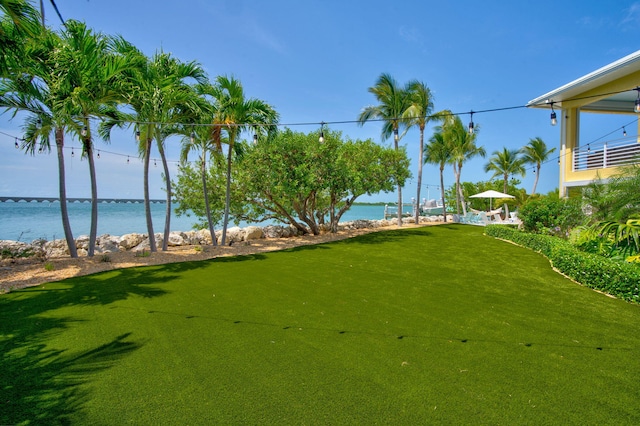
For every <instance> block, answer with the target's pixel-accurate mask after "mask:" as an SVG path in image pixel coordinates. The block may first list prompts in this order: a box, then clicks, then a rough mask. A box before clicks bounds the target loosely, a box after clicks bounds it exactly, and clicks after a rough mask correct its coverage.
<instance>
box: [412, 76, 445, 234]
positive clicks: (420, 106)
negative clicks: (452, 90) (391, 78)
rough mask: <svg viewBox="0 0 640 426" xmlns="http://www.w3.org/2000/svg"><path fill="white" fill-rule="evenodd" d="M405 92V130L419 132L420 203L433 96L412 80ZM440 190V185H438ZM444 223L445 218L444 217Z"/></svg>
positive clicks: (420, 83)
mask: <svg viewBox="0 0 640 426" xmlns="http://www.w3.org/2000/svg"><path fill="white" fill-rule="evenodd" d="M407 91H408V94H409V97H410V100H411V105H410V106H409V108H408V109H407V110H406V111H405V113H404V118H406V119H407V120H408V121H407V128H409V127H411V126H417V127H418V129H419V130H420V148H419V151H418V153H419V156H418V177H417V184H418V185H417V187H418V188H417V191H416V200H418V203H420V189H421V188H422V166H423V164H424V129H425V127H426V126H427V123H429V121H430V120H431V112H432V111H433V95H432V94H431V90H430V89H429V87H427V85H426V84H424V83H423V82H421V81H418V80H412V81H410V82H409V83H407ZM440 187H441V188H442V185H440ZM414 215H415V216H414V219H415V223H416V224H418V223H419V222H420V218H419V215H420V209H415V212H414ZM445 221H446V217H445Z"/></svg>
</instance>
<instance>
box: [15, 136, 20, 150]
mask: <svg viewBox="0 0 640 426" xmlns="http://www.w3.org/2000/svg"><path fill="white" fill-rule="evenodd" d="M14 146H15V147H16V149H20V144H19V143H18V138H16V142H15V144H14Z"/></svg>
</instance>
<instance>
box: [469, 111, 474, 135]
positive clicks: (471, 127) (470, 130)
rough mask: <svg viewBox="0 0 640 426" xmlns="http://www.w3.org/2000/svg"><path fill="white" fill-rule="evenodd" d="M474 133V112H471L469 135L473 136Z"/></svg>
mask: <svg viewBox="0 0 640 426" xmlns="http://www.w3.org/2000/svg"><path fill="white" fill-rule="evenodd" d="M473 131H474V125H473V110H472V111H471V121H469V134H470V135H472V134H473Z"/></svg>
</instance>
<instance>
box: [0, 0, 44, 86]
mask: <svg viewBox="0 0 640 426" xmlns="http://www.w3.org/2000/svg"><path fill="white" fill-rule="evenodd" d="M38 18H39V14H38V12H37V11H36V10H35V9H34V8H33V6H31V4H30V3H29V2H28V1H25V0H0V77H9V76H10V75H11V73H12V71H11V70H12V69H13V70H14V72H15V69H16V68H17V67H18V66H19V65H20V64H21V62H22V61H23V59H24V47H25V43H26V42H27V39H29V38H32V37H35V36H37V35H38V34H39V33H40V32H41V31H42V27H41V26H40V24H39V23H38Z"/></svg>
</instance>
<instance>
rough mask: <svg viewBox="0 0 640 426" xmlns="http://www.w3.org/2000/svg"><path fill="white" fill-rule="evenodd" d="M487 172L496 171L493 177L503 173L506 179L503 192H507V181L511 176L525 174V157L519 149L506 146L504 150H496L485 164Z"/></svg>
mask: <svg viewBox="0 0 640 426" xmlns="http://www.w3.org/2000/svg"><path fill="white" fill-rule="evenodd" d="M484 171H485V172H494V173H493V176H491V179H493V178H494V177H496V176H500V175H502V178H503V180H504V185H503V190H502V192H504V193H506V192H507V183H508V182H509V176H513V175H521V176H524V175H525V173H526V171H525V169H524V166H523V159H522V158H521V157H520V155H519V151H518V150H517V149H507V148H506V147H505V148H503V149H502V151H494V152H493V153H492V154H491V158H489V162H488V163H487V164H485V166H484Z"/></svg>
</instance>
